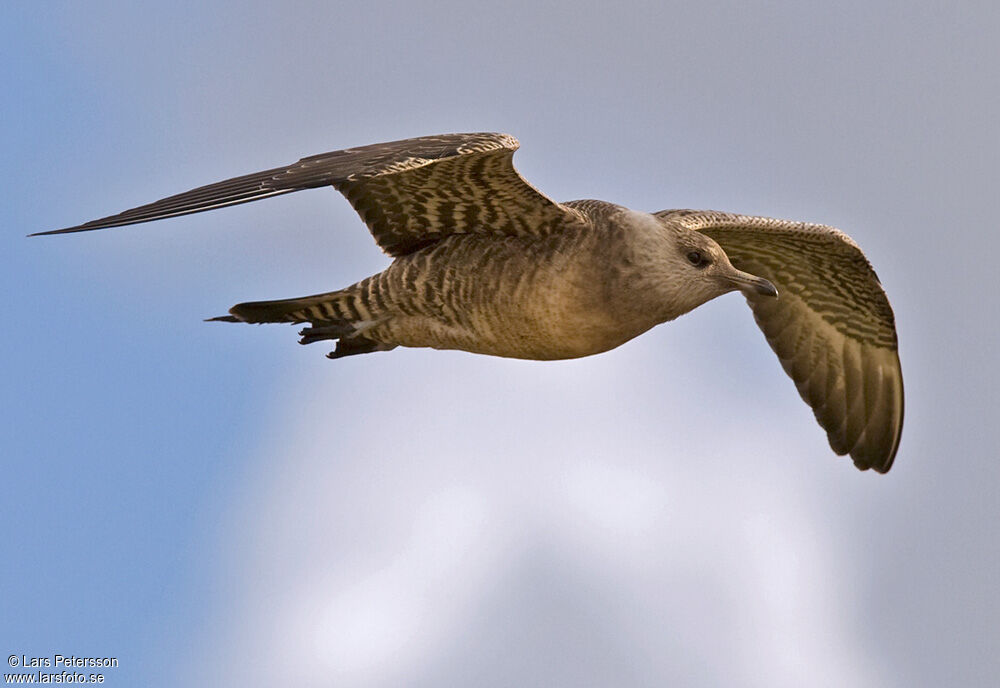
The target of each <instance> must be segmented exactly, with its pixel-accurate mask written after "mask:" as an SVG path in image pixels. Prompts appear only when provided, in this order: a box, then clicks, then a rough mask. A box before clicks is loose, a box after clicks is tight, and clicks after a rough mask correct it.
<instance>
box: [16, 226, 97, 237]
mask: <svg viewBox="0 0 1000 688" xmlns="http://www.w3.org/2000/svg"><path fill="white" fill-rule="evenodd" d="M90 229H100V228H99V227H66V228H64V229H50V230H48V231H47V232H32V233H31V234H29V235H28V236H29V237H36V236H48V235H50V234H73V233H74V232H86V231H88V230H90Z"/></svg>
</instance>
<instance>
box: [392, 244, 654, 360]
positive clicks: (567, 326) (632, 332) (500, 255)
mask: <svg viewBox="0 0 1000 688" xmlns="http://www.w3.org/2000/svg"><path fill="white" fill-rule="evenodd" d="M598 248H599V246H598V242H596V241H595V240H594V239H593V238H592V237H587V236H581V235H572V234H567V235H560V236H556V237H549V238H545V239H537V238H536V239H526V238H523V237H496V236H483V237H480V236H475V235H466V236H462V237H452V238H450V239H448V240H447V241H444V242H441V244H439V245H437V246H434V247H430V248H429V249H427V250H426V251H425V252H418V254H414V255H412V256H406V257H404V258H402V259H398V260H397V261H396V262H395V263H393V265H392V266H391V267H390V268H389V269H388V270H386V273H384V274H385V275H388V276H389V278H390V279H389V280H387V281H388V282H390V283H393V284H395V285H397V286H399V287H402V288H401V289H397V290H396V293H394V294H393V301H394V302H396V304H397V308H396V310H397V315H395V316H394V317H393V318H391V319H390V320H387V322H386V325H385V326H384V327H383V328H382V330H383V332H384V336H386V337H387V338H391V339H392V340H393V341H392V342H387V343H395V344H401V345H403V346H427V347H433V348H438V349H461V350H464V351H471V352H474V353H483V354H490V355H495V356H505V357H511V358H526V359H539V360H551V359H562V358H578V357H581V356H588V355H591V354H595V353H600V352H602V351H607V350H608V349H612V348H614V347H616V346H618V345H620V344H622V343H624V342H625V341H627V340H629V339H631V338H632V337H635V336H636V335H638V334H640V333H642V332H644V331H645V330H647V329H649V327H652V326H653V325H654V324H656V321H655V320H654V319H652V318H646V319H643V318H638V319H637V318H635V317H634V314H632V313H625V312H623V309H622V308H620V307H618V306H617V301H618V300H619V299H617V298H616V295H615V291H616V289H615V287H614V285H613V284H610V283H609V282H613V281H614V280H615V279H616V276H615V274H614V271H613V270H609V269H608V266H607V264H606V263H605V261H606V260H607V258H609V257H605V256H601V255H599V251H598ZM421 253H422V255H421ZM394 275H395V276H396V278H395V279H393V276H394Z"/></svg>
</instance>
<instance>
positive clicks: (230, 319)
mask: <svg viewBox="0 0 1000 688" xmlns="http://www.w3.org/2000/svg"><path fill="white" fill-rule="evenodd" d="M205 322H243V321H242V320H240V319H239V318H237V317H236V316H235V315H219V316H216V317H214V318H205Z"/></svg>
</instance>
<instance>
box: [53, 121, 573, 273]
mask: <svg viewBox="0 0 1000 688" xmlns="http://www.w3.org/2000/svg"><path fill="white" fill-rule="evenodd" d="M518 146H519V144H518V142H517V139H515V138H514V137H513V136H509V135H507V134H489V133H481V134H444V135H441V136H424V137H421V138H415V139H406V140H403V141H392V142H390V143H376V144H373V145H371V146H362V147H360V148H348V149H346V150H340V151H333V152H331V153H323V154H321V155H313V156H310V157H308V158H303V159H302V160H299V161H298V162H297V163H294V164H292V165H288V166H286V167H276V168H274V169H270V170H264V171H263V172H257V173H254V174H248V175H244V176H242V177H234V178H233V179H227V180H225V181H222V182H217V183H215V184H209V185H207V186H201V187H198V188H197V189H192V190H191V191H187V192H185V193H182V194H178V195H176V196H169V197H167V198H164V199H161V200H159V201H156V202H155V203H150V204H148V205H143V206H139V207H138V208H132V209H131V210H126V211H125V212H122V213H119V214H117V215H111V216H109V217H104V218H101V219H99V220H94V221H92V222H87V223H85V224H82V225H76V226H75V227H67V228H65V229H57V230H52V231H49V232H39V233H38V234H65V233H69V232H85V231H88V230H92V229H103V228H105V227H120V226H123V225H131V224H136V223H139V222H149V221H151V220H160V219H163V218H167V217H176V216H178V215H187V214H189V213H198V212H202V211H205V210H212V209H214V208H221V207H224V206H229V205H236V204H238V203H247V202H249V201H256V200H260V199H262V198H267V197H269V196H277V195H279V194H285V193H290V192H292V191H301V190H303V189H312V188H315V187H320V186H327V185H330V186H333V187H334V188H335V189H337V190H338V191H340V192H341V193H343V194H344V196H346V197H347V199H348V200H349V201H350V202H351V205H352V206H354V209H355V210H357V211H358V214H360V215H361V218H362V219H363V220H364V221H365V224H367V225H368V227H369V229H370V230H371V232H372V235H373V236H374V237H375V241H376V242H377V243H378V245H379V246H381V247H382V249H383V250H384V251H386V252H387V253H389V254H390V255H394V256H397V255H403V254H406V253H411V252H412V251H415V250H417V249H418V248H420V247H421V246H425V245H427V244H429V243H433V242H435V241H437V240H439V239H441V238H442V237H445V236H447V235H449V234H457V233H465V232H479V233H496V234H508V235H538V234H545V233H548V232H552V231H556V230H557V229H558V228H559V227H560V226H562V225H564V224H566V223H582V222H584V221H585V220H584V218H583V215H581V214H580V213H579V212H577V211H575V210H573V209H571V208H567V207H565V206H562V205H559V204H558V203H555V202H554V201H551V200H550V199H548V198H547V197H545V196H544V195H542V194H541V193H540V192H539V191H537V190H536V189H535V188H534V187H533V186H531V185H530V184H529V183H528V182H526V181H525V180H524V179H523V178H522V177H521V176H520V175H519V174H518V173H517V171H516V170H515V169H514V165H513V162H512V158H513V156H514V151H515V150H517V148H518Z"/></svg>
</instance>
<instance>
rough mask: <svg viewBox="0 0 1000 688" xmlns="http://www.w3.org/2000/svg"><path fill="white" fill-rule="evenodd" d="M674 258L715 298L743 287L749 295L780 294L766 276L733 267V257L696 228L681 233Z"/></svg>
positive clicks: (744, 291) (691, 281) (675, 245)
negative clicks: (731, 260)
mask: <svg viewBox="0 0 1000 688" xmlns="http://www.w3.org/2000/svg"><path fill="white" fill-rule="evenodd" d="M674 252H675V256H674V260H673V261H672V262H673V263H674V264H675V266H676V267H677V269H678V270H681V271H683V274H685V275H686V279H687V280H688V281H689V282H690V283H691V284H692V285H695V284H698V285H700V286H701V288H702V290H704V291H705V292H706V293H710V294H711V295H712V296H710V297H709V298H714V297H715V296H720V295H722V294H725V293H727V292H730V291H735V290H737V289H739V290H740V291H742V292H743V293H745V294H752V295H758V296H761V295H763V296H777V295H778V290H777V289H776V288H775V286H774V285H773V284H771V282H770V281H768V280H766V279H764V278H763V277H757V276H756V275H751V274H750V273H749V272H744V271H743V270H739V269H737V268H736V267H734V266H733V264H732V263H731V262H730V260H729V256H727V255H726V252H725V251H723V250H722V247H721V246H719V244H718V243H717V242H716V241H715V240H714V239H712V238H711V237H710V236H707V235H705V234H702V233H701V232H697V231H692V230H682V231H680V232H678V233H677V235H676V241H675V242H674Z"/></svg>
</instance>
